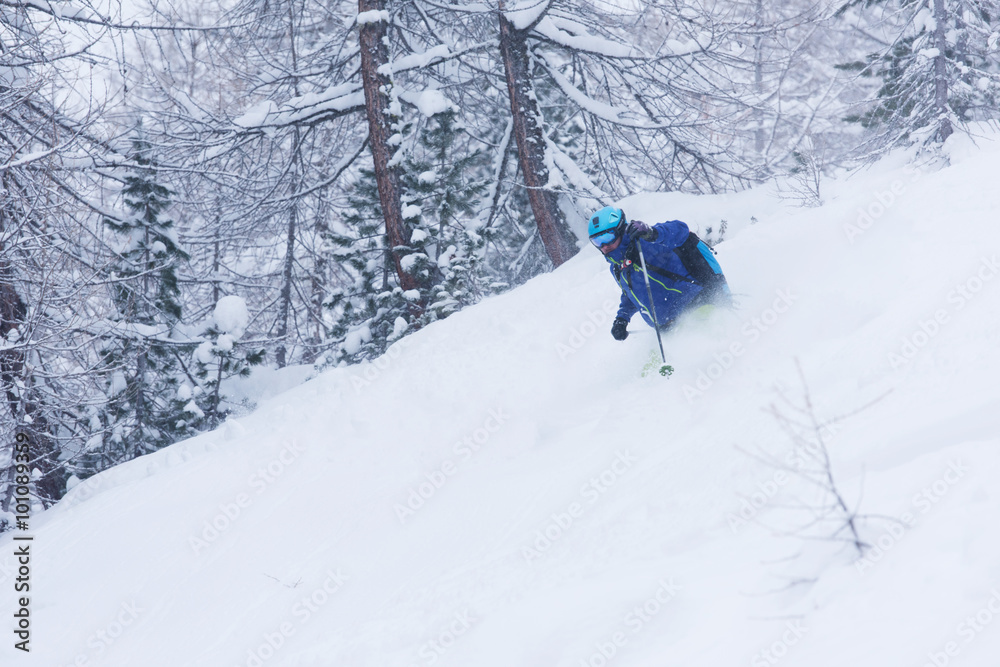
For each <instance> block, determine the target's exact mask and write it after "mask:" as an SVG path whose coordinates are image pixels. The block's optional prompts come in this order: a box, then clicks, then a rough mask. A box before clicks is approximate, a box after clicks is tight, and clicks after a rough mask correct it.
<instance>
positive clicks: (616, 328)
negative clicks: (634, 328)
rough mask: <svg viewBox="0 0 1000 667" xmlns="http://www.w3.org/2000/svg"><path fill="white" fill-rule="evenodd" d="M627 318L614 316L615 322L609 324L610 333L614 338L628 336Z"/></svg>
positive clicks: (622, 338)
mask: <svg viewBox="0 0 1000 667" xmlns="http://www.w3.org/2000/svg"><path fill="white" fill-rule="evenodd" d="M627 327H628V320H626V319H625V318H624V317H616V318H615V323H614V324H612V325H611V335H612V336H614V338H615V340H625V339H626V338H628V330H627Z"/></svg>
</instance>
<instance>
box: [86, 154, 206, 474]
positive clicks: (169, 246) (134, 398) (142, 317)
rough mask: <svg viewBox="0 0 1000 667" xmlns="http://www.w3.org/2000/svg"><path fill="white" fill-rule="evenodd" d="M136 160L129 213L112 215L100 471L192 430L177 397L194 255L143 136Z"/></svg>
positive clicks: (128, 179)
mask: <svg viewBox="0 0 1000 667" xmlns="http://www.w3.org/2000/svg"><path fill="white" fill-rule="evenodd" d="M130 159H131V165H130V167H129V173H128V175H126V176H125V178H124V187H123V188H122V199H123V201H124V204H125V207H126V208H127V209H128V215H126V216H123V217H122V219H121V220H120V221H118V222H116V221H113V220H110V219H106V220H105V224H106V225H107V226H108V227H109V228H110V229H111V230H113V231H114V232H115V233H116V234H117V235H118V237H119V238H120V239H121V247H120V248H119V249H118V251H117V253H116V256H115V262H114V264H113V266H112V268H111V270H110V273H109V276H108V278H109V283H110V284H111V286H112V295H111V296H112V301H113V303H114V306H115V314H114V316H113V318H112V321H111V322H110V326H109V327H108V330H107V335H106V336H105V340H104V344H103V347H102V350H101V359H102V367H103V369H104V373H105V376H106V384H105V386H106V394H107V403H106V404H105V405H104V406H103V408H102V409H101V410H100V411H99V413H98V414H97V415H96V420H95V419H92V420H91V421H92V422H93V426H94V427H96V428H97V429H98V435H100V437H99V438H97V437H92V438H91V442H90V448H91V449H93V448H95V447H97V446H98V445H100V452H99V454H96V455H95V454H91V456H90V458H91V461H90V464H89V465H91V466H97V467H98V468H103V467H106V466H108V465H113V464H115V463H118V462H121V461H125V460H128V459H131V458H134V457H136V456H139V455H141V454H144V453H147V452H150V451H153V450H155V449H158V448H160V447H163V446H166V445H168V444H170V443H172V442H175V441H176V440H179V439H181V438H183V437H186V436H188V435H190V434H191V430H190V429H189V428H188V427H187V425H186V424H185V421H184V420H183V418H182V417H181V415H182V412H181V411H180V410H179V407H180V405H179V399H178V398H177V391H178V388H179V386H180V383H179V378H180V377H181V376H182V369H181V367H180V364H179V361H180V357H179V354H180V351H181V350H182V348H183V346H184V338H183V337H182V336H181V335H179V332H178V325H179V324H180V321H181V303H180V290H179V287H178V281H177V271H178V268H179V266H180V265H181V264H183V263H184V262H186V261H187V259H188V255H187V253H186V252H184V251H183V250H182V249H181V248H180V245H179V243H178V241H177V238H176V235H175V232H174V230H173V221H172V220H171V219H170V218H169V216H168V215H167V210H168V208H169V206H170V200H171V196H172V194H173V193H172V192H171V190H170V189H169V188H167V187H166V186H164V185H162V184H161V183H160V182H159V179H158V175H157V170H156V167H155V165H154V163H153V161H152V159H151V157H150V146H149V145H148V143H146V142H145V141H143V140H142V139H137V140H135V142H134V143H133V151H132V154H131V156H130ZM95 457H96V458H97V459H99V460H100V461H99V462H98V461H95V460H94V459H95ZM85 467H87V466H85Z"/></svg>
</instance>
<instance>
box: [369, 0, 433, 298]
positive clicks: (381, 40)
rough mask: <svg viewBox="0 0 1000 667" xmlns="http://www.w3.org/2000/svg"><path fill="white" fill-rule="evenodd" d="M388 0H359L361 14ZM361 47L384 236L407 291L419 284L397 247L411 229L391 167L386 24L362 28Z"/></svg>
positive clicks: (406, 242) (403, 243)
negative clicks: (383, 220) (405, 217)
mask: <svg viewBox="0 0 1000 667" xmlns="http://www.w3.org/2000/svg"><path fill="white" fill-rule="evenodd" d="M385 9H386V0H358V13H359V14H360V13H362V12H371V11H385ZM359 32H360V35H359V42H360V46H361V81H362V83H363V84H364V88H365V111H366V113H367V116H368V138H369V140H370V145H371V151H372V159H373V161H374V163H375V182H376V184H377V185H378V197H379V203H380V204H381V206H382V216H383V217H384V218H385V234H386V240H387V242H388V245H389V253H390V256H391V258H392V264H393V266H394V268H395V270H396V276H397V277H398V278H399V286H400V287H402V288H403V289H404V290H411V289H416V288H417V287H419V281H418V280H417V278H416V277H415V276H412V275H410V274H409V273H407V272H406V271H404V270H403V266H402V263H401V259H402V256H401V255H400V253H399V251H398V248H399V247H401V246H408V245H409V244H410V237H411V235H412V230H411V229H410V227H409V225H408V224H406V221H405V220H403V206H402V202H401V201H400V185H399V174H398V173H397V172H396V169H395V167H393V166H390V164H389V162H390V160H391V159H392V146H391V145H390V144H389V137H391V136H392V134H393V129H392V127H391V125H390V115H389V91H390V89H391V87H392V81H391V80H390V78H389V77H388V76H386V75H385V74H383V73H381V72H379V67H381V66H382V65H385V64H386V63H388V62H389V46H388V45H387V44H386V38H387V31H386V22H385V21H382V20H377V21H370V22H366V23H363V24H361V25H360V26H359Z"/></svg>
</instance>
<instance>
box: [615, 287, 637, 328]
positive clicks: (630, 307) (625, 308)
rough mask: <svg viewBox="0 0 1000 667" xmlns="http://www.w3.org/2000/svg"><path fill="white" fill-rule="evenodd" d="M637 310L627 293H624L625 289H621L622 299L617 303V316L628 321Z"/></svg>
mask: <svg viewBox="0 0 1000 667" xmlns="http://www.w3.org/2000/svg"><path fill="white" fill-rule="evenodd" d="M637 310H639V309H638V308H637V307H636V305H635V304H634V303H632V299H630V298H628V295H626V294H625V290H622V300H621V303H620V304H619V305H618V315H617V318H618V319H622V320H625V321H626V322H628V321H629V320H631V319H632V316H633V315H635V313H636V311H637Z"/></svg>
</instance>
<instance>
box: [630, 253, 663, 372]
mask: <svg viewBox="0 0 1000 667" xmlns="http://www.w3.org/2000/svg"><path fill="white" fill-rule="evenodd" d="M635 245H636V246H637V247H638V248H639V261H640V262H642V277H643V278H645V279H646V294H647V295H648V296H649V315H650V317H652V318H653V326H654V327H656V342H657V343H659V344H660V359H662V360H663V363H667V355H665V354H664V353H663V339H662V338H661V337H660V323H659V322H657V321H656V306H655V305H654V304H653V288H652V287H650V286H649V273H648V272H647V271H646V256H645V255H643V254H642V243H640V242H639V240H638V239H636V241H635Z"/></svg>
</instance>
